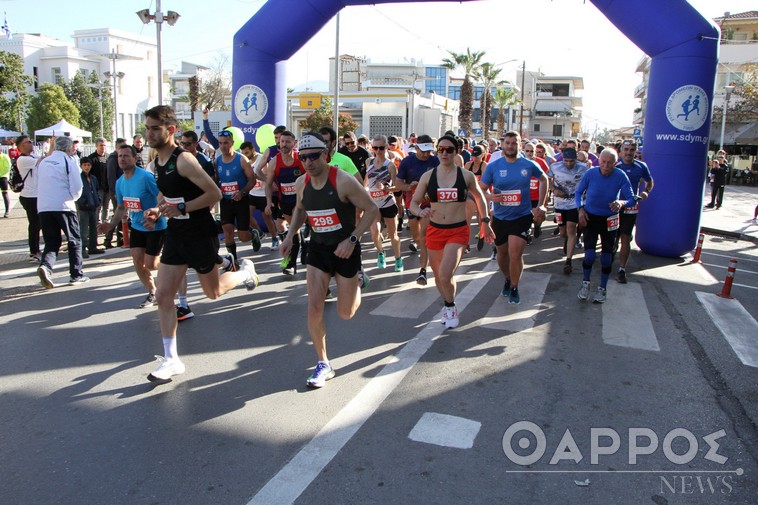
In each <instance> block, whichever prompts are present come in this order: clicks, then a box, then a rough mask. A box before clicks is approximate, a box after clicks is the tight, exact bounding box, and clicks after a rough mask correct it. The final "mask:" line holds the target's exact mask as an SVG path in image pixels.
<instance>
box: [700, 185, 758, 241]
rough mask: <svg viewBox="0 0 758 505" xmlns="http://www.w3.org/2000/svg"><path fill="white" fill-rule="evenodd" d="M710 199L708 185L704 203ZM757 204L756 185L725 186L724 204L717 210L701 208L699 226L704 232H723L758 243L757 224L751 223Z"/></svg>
mask: <svg viewBox="0 0 758 505" xmlns="http://www.w3.org/2000/svg"><path fill="white" fill-rule="evenodd" d="M710 201H711V188H710V186H709V187H708V188H707V189H706V190H705V198H704V203H709V202H710ZM756 205H758V187H755V186H727V187H726V190H725V191H724V205H722V207H721V208H720V209H718V210H716V209H706V208H703V215H702V217H701V218H700V228H701V229H702V230H703V231H704V232H710V233H723V234H725V235H729V236H734V237H739V238H740V239H742V240H749V241H751V242H754V243H756V244H758V225H755V224H753V211H754V210H755V206H756Z"/></svg>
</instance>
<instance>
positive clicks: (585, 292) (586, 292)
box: [577, 281, 590, 300]
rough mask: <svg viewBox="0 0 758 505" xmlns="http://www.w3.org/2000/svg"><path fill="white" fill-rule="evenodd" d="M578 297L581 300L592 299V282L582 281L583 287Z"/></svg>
mask: <svg viewBox="0 0 758 505" xmlns="http://www.w3.org/2000/svg"><path fill="white" fill-rule="evenodd" d="M577 296H578V297H579V299H580V300H587V299H588V298H589V297H590V281H582V287H581V288H579V294H578V295H577Z"/></svg>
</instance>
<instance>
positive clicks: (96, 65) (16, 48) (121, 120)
mask: <svg viewBox="0 0 758 505" xmlns="http://www.w3.org/2000/svg"><path fill="white" fill-rule="evenodd" d="M0 50H3V51H7V52H9V53H14V54H18V55H19V56H21V57H22V58H23V59H24V71H25V72H26V73H27V75H30V76H32V77H33V79H34V84H33V85H32V86H31V87H30V89H29V92H30V93H35V92H36V90H37V89H38V88H39V85H40V84H42V83H52V84H61V83H63V82H66V81H68V80H70V79H71V78H72V77H74V76H75V75H76V73H77V72H78V71H80V70H81V71H83V72H84V73H85V74H86V75H89V73H90V72H98V73H99V74H100V75H101V76H102V75H103V74H104V73H105V72H111V73H113V74H114V75H115V76H116V77H114V78H111V79H110V80H109V82H107V83H106V84H109V85H111V86H115V93H114V94H113V96H114V99H115V105H116V107H117V110H118V114H117V115H116V117H115V119H116V123H117V128H118V136H119V137H126V138H131V137H132V135H134V132H135V131H136V129H137V126H138V125H139V124H140V123H142V121H143V113H144V111H145V110H146V109H149V108H150V107H153V106H155V105H158V98H157V97H158V85H159V80H158V79H157V73H158V67H157V62H156V59H155V58H156V56H157V46H156V42H155V40H154V39H151V38H149V37H142V36H139V35H134V34H131V33H127V32H123V31H120V30H115V29H113V28H98V29H91V30H76V31H74V35H73V43H71V42H66V41H62V40H58V39H54V38H51V37H47V36H45V35H41V34H29V33H17V34H14V35H13V38H12V39H11V40H0ZM121 73H123V77H120V78H119V77H118V76H119V75H121ZM164 89H165V92H164V96H168V86H167V85H165V88H164ZM114 126H115V125H114Z"/></svg>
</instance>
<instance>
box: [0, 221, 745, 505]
mask: <svg viewBox="0 0 758 505" xmlns="http://www.w3.org/2000/svg"><path fill="white" fill-rule="evenodd" d="M551 231H552V225H547V227H546V229H545V233H544V234H543V236H542V237H541V238H540V239H538V240H537V241H536V242H535V244H534V245H532V246H530V247H529V249H528V254H527V257H526V264H527V270H526V272H525V276H524V280H523V282H522V286H521V291H522V303H521V304H520V305H518V306H514V305H508V304H507V303H506V300H504V299H502V298H501V297H500V296H499V292H500V289H501V286H502V276H501V275H500V274H499V273H497V272H496V271H495V269H494V267H495V265H494V262H492V261H490V260H489V251H488V250H487V249H485V250H484V251H482V252H480V253H476V252H474V253H472V254H470V255H467V256H466V257H465V259H464V262H463V264H462V265H461V267H460V268H459V296H458V304H459V306H460V307H461V308H462V312H461V326H460V327H459V328H457V329H455V330H446V331H443V330H442V325H440V324H439V323H438V322H436V321H435V318H436V316H437V314H438V312H439V309H440V301H439V298H438V296H437V295H436V289H435V288H434V286H433V282H431V281H430V285H429V286H428V287H426V288H423V289H422V288H418V287H416V285H415V283H414V282H413V280H414V279H415V276H416V273H417V270H416V268H417V259H415V257H413V256H411V257H409V258H408V259H407V260H406V271H405V272H404V273H403V274H396V273H394V272H392V269H391V268H387V269H384V270H383V271H382V272H378V271H377V269H376V267H375V261H376V255H375V253H374V252H373V251H371V249H373V248H370V247H369V246H368V245H366V244H364V264H365V265H366V270H367V272H368V273H369V275H371V277H372V282H371V286H370V288H369V289H368V291H367V292H366V293H364V297H363V304H362V306H361V308H360V310H359V312H358V314H357V316H356V317H355V318H354V319H353V320H351V321H342V320H340V319H339V318H338V317H337V315H336V313H335V310H334V307H333V304H331V303H330V304H327V328H328V346H329V352H330V356H331V359H332V364H333V366H335V368H336V370H337V376H336V377H335V378H334V379H333V380H331V381H329V382H328V383H327V386H326V387H325V388H323V389H321V390H317V391H311V390H308V389H307V388H306V387H305V379H306V377H307V376H308V375H309V374H310V368H311V367H313V365H314V364H315V355H314V353H313V350H312V348H311V345H310V342H309V338H308V334H307V331H306V325H305V317H306V298H305V286H304V282H303V279H304V274H303V273H298V275H297V276H296V278H295V280H287V279H286V278H284V276H283V275H281V274H280V273H279V270H278V258H276V256H275V254H274V253H271V252H268V251H267V250H266V249H265V247H264V250H262V251H261V253H259V254H258V255H256V256H255V259H256V265H257V267H258V270H259V272H260V273H261V274H262V275H261V278H262V283H261V286H260V287H259V288H258V289H257V290H256V291H254V292H252V293H248V292H247V291H245V290H244V289H243V288H238V289H236V290H234V291H232V292H230V293H228V294H227V295H226V296H224V297H223V298H221V299H220V300H217V301H208V300H204V299H203V298H202V296H201V295H200V293H199V290H198V288H197V283H196V282H191V284H190V304H191V306H192V308H193V310H194V311H195V313H196V314H197V315H196V317H195V318H194V319H192V320H190V321H187V322H184V323H182V324H181V326H180V329H179V352H180V354H181V355H182V359H183V361H184V362H185V364H186V365H187V372H186V373H185V374H184V375H182V376H178V377H176V379H175V380H174V381H173V382H171V383H170V384H167V385H161V386H155V385H153V384H150V383H148V382H147V381H146V376H147V374H148V373H149V372H150V371H151V370H152V369H153V368H154V366H155V365H154V363H153V362H151V358H152V355H153V354H161V353H162V346H161V342H160V335H159V332H158V323H157V313H156V311H155V310H153V309H138V308H137V306H138V304H139V303H140V302H141V301H142V299H143V298H144V293H143V292H142V288H141V286H140V285H139V283H138V281H137V280H136V277H135V274H134V273H133V271H132V268H131V263H130V261H129V260H128V257H127V253H126V252H125V251H113V252H110V253H109V254H108V255H106V256H105V257H103V258H97V259H93V260H88V262H87V264H86V273H87V275H90V276H91V277H92V281H91V282H90V283H88V284H86V285H83V286H77V287H68V286H61V287H59V288H56V289H54V290H52V291H44V290H42V289H41V288H40V287H39V285H38V280H37V277H36V275H34V271H33V268H30V267H29V266H28V265H25V264H23V263H14V264H12V265H6V267H5V268H4V270H3V272H2V274H0V288H1V289H2V290H3V291H2V292H3V295H2V301H0V313H1V314H2V321H3V324H2V325H1V326H0V355H1V356H2V357H3V359H2V360H1V361H0V375H1V376H2V379H3V380H2V382H0V425H2V427H3V429H2V430H0V456H2V457H1V458H0V474H2V475H3V478H2V479H1V480H0V502H2V503H9V504H31V503H35V504H40V503H44V504H46V503H51V504H52V503H55V504H104V503H119V504H122V503H124V504H146V503H150V504H153V503H155V504H216V503H218V504H247V503H265V504H274V503H292V502H294V503H302V504H305V503H309V504H371V503H383V504H384V503H392V504H406V503H408V504H410V503H445V504H448V503H449V504H458V503H482V504H484V503H487V504H489V503H508V504H510V503H513V504H523V503H529V504H554V503H562V504H582V505H584V504H589V505H594V504H598V505H600V504H609V503H610V504H641V503H654V504H657V505H661V504H722V503H723V504H753V503H756V502H758V429H757V428H756V420H758V394H756V385H757V384H758V367H757V366H756V365H754V364H746V363H745V362H744V361H745V360H747V361H748V363H751V361H750V360H751V359H753V358H755V359H758V358H757V356H758V354H756V352H758V351H755V350H753V349H752V348H751V347H750V346H749V341H748V343H747V345H742V347H740V342H739V341H738V342H737V344H734V343H733V342H730V340H728V339H727V337H726V336H725V334H724V332H723V329H724V328H726V327H731V326H734V325H733V324H731V323H725V322H724V321H723V320H721V319H719V315H718V314H716V315H713V314H711V313H710V312H709V311H708V310H706V308H705V304H708V303H712V302H711V301H710V300H711V298H709V297H706V296H705V295H706V294H707V295H711V294H712V293H715V292H717V291H719V290H720V289H721V285H720V282H721V281H723V270H724V269H725V265H726V263H728V257H731V256H733V255H736V256H737V257H738V258H739V259H740V263H739V265H740V267H739V268H740V269H742V268H743V265H744V271H742V270H738V272H737V275H736V276H735V286H734V287H733V292H732V294H733V295H735V297H736V300H734V302H735V304H739V306H740V307H742V309H744V312H745V313H747V315H748V317H749V318H750V319H752V323H753V324H756V323H755V319H758V309H757V307H756V301H755V300H756V297H755V286H756V284H757V283H756V282H755V274H748V272H747V270H753V271H758V268H756V265H758V263H756V260H758V258H756V253H755V246H754V244H753V243H752V242H746V241H736V240H731V239H730V240H726V239H717V238H712V237H709V240H708V241H707V247H706V252H707V253H706V254H704V255H703V263H704V264H703V265H694V264H690V263H689V262H688V260H689V258H683V259H664V258H656V257H652V256H647V255H644V254H641V253H639V251H635V252H634V253H633V256H632V260H631V262H630V268H629V274H630V277H629V278H630V282H629V284H627V285H624V286H622V285H618V284H616V283H615V281H613V280H612V281H611V284H610V285H609V300H608V302H607V303H606V304H605V305H597V304H592V303H583V302H580V301H579V300H578V299H577V297H576V292H577V290H578V287H579V282H580V274H579V260H578V259H577V260H575V272H574V274H572V275H571V276H566V275H564V274H563V273H562V260H561V252H560V242H559V240H558V239H557V238H555V237H553V236H552V235H551V234H550V232H551ZM407 241H408V238H407V235H404V240H403V248H404V251H407ZM241 250H242V251H243V255H247V254H252V253H251V252H250V251H249V249H248V248H247V247H245V248H243V249H241ZM404 254H407V252H404ZM751 261H752V262H753V263H750V262H751ZM711 264H712V265H716V266H713V267H711V266H710V265H711ZM65 270H66V268H65V265H64V263H63V262H59V263H58V265H57V267H56V279H57V280H65V278H67V276H66V275H65ZM598 275H599V271H598V269H597V268H596V271H595V272H594V275H593V287H594V285H595V284H596V282H597V277H598ZM738 284H742V285H744V286H745V287H743V286H740V285H738ZM699 293H700V294H699ZM714 303H718V302H714ZM735 304H732V305H729V306H728V308H729V310H731V309H732V308H734V307H736V305H735ZM714 306H716V305H714ZM714 306H712V307H711V308H712V309H713V307H714ZM724 310H726V309H724ZM735 310H737V309H735ZM737 313H741V312H739V311H737ZM746 321H747V322H746ZM740 324H747V325H749V324H750V322H749V319H746V320H745V321H741V323H740ZM741 327H743V326H739V325H738V328H741ZM747 327H748V328H749V327H750V326H747ZM738 337H739V335H738ZM752 337H755V335H752ZM742 344H745V343H744V342H742ZM735 345H737V348H738V349H736V348H735ZM616 442H617V447H616ZM504 446H505V449H504ZM716 446H717V447H716ZM609 447H610V448H609ZM646 447H648V448H647V449H646ZM714 447H716V448H714Z"/></svg>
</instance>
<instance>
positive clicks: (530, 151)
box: [524, 149, 534, 153]
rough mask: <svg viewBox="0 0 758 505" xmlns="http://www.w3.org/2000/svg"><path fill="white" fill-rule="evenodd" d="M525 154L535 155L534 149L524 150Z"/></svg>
mask: <svg viewBox="0 0 758 505" xmlns="http://www.w3.org/2000/svg"><path fill="white" fill-rule="evenodd" d="M524 152H525V153H533V152H534V149H524Z"/></svg>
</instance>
